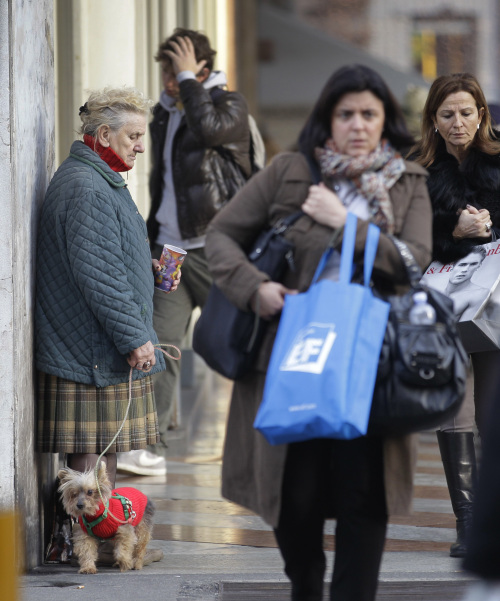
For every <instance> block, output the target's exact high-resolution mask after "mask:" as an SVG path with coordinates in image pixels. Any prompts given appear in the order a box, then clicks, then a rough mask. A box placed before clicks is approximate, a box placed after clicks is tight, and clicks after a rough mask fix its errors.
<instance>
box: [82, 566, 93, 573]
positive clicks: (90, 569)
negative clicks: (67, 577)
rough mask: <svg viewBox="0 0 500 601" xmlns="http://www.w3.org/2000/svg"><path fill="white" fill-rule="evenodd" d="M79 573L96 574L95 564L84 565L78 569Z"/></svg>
mask: <svg viewBox="0 0 500 601" xmlns="http://www.w3.org/2000/svg"><path fill="white" fill-rule="evenodd" d="M78 573H79V574H97V568H96V567H95V566H85V567H83V568H80V569H79V570H78Z"/></svg>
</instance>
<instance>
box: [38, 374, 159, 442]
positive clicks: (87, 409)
mask: <svg viewBox="0 0 500 601" xmlns="http://www.w3.org/2000/svg"><path fill="white" fill-rule="evenodd" d="M128 401H129V383H128V382H124V383H123V384H116V385H113V386H106V387H104V388H97V387H96V386H90V385H88V384H81V383H79V382H72V381H71V380H63V379H62V378H58V377H56V376H51V375H49V374H45V373H43V372H38V396H37V413H38V415H37V422H38V435H37V448H38V451H39V452H41V453H102V452H103V451H104V449H105V448H106V447H107V446H108V444H109V443H110V442H111V441H112V439H113V437H114V436H115V434H116V433H117V431H118V429H119V428H120V426H121V424H122V422H123V420H124V418H125V414H126V412H127V406H128ZM158 441H159V434H158V418H157V415H156V405H155V398H154V391H153V382H152V379H151V377H150V376H147V377H145V378H142V379H140V380H135V381H134V382H132V402H131V403H130V409H129V412H128V415H127V419H126V420H125V423H124V425H123V428H122V430H121V431H120V434H119V435H118V438H117V439H116V441H115V442H114V443H113V445H112V446H111V447H110V448H109V450H108V452H109V453H116V452H123V451H133V450H135V449H144V448H145V447H146V446H147V445H149V444H155V443H156V442H158Z"/></svg>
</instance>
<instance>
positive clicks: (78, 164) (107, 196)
mask: <svg viewBox="0 0 500 601" xmlns="http://www.w3.org/2000/svg"><path fill="white" fill-rule="evenodd" d="M36 273H37V279H36V307H35V345H36V354H35V357H36V367H37V369H39V370H40V371H43V372H45V373H48V374H52V375H55V376H58V377H60V378H64V379H67V380H72V381H76V382H82V383H84V384H91V385H95V386H98V387H101V386H109V385H111V384H118V383H120V382H126V381H127V380H128V376H129V371H130V367H129V365H128V363H127V360H126V358H127V355H128V353H129V352H130V351H132V350H134V349H135V348H138V347H140V346H142V345H143V344H145V343H146V342H148V340H151V342H152V343H153V344H157V343H158V339H157V337H156V334H155V332H154V330H153V292H154V280H153V273H152V269H151V254H150V248H149V242H148V239H147V231H146V224H145V222H144V220H143V218H142V217H141V215H140V214H139V211H138V210H137V207H136V205H135V203H134V201H133V200H132V197H131V196H130V193H129V191H128V189H127V184H126V182H125V181H124V179H123V178H122V176H121V175H120V174H119V173H115V172H114V171H112V170H111V168H110V167H109V166H108V165H107V164H106V163H105V162H104V161H103V160H101V159H100V157H99V156H98V155H97V154H96V153H95V152H94V151H92V150H91V149H90V148H88V147H87V146H85V144H84V143H83V142H78V141H77V142H74V143H73V144H72V146H71V151H70V155H69V157H68V158H67V159H66V160H65V161H64V162H63V163H62V165H61V166H60V167H59V169H58V170H57V172H56V174H55V175H54V177H53V178H52V181H51V182H50V185H49V188H48V190H47V194H46V197H45V202H44V204H43V206H42V210H41V218H40V225H39V229H38V244H37V266H36ZM162 342H164V341H162ZM164 368H165V362H164V359H163V355H162V353H161V352H160V351H156V365H155V366H154V367H153V368H152V369H151V371H149V372H148V373H143V372H141V371H138V370H134V371H133V378H134V379H139V378H142V377H144V376H146V375H150V374H152V373H156V372H158V371H161V370H162V369H164Z"/></svg>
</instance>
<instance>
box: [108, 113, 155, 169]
mask: <svg viewBox="0 0 500 601" xmlns="http://www.w3.org/2000/svg"><path fill="white" fill-rule="evenodd" d="M128 117H129V118H128V120H127V123H125V125H124V126H123V127H122V128H121V129H119V130H118V131H111V130H109V134H108V141H109V145H110V147H111V149H112V150H114V151H115V152H116V154H117V155H118V156H119V157H120V158H121V159H122V161H123V162H124V163H125V164H126V165H127V166H128V167H133V166H134V165H135V156H136V154H137V153H138V152H144V135H145V133H146V126H147V121H146V116H145V115H138V114H136V113H129V114H128Z"/></svg>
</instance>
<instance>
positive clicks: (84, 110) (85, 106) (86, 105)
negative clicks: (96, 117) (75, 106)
mask: <svg viewBox="0 0 500 601" xmlns="http://www.w3.org/2000/svg"><path fill="white" fill-rule="evenodd" d="M82 113H85V114H86V115H88V114H89V113H90V111H89V107H88V104H87V103H85V104H84V105H83V106H81V107H80V112H79V113H78V115H81V114H82Z"/></svg>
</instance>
